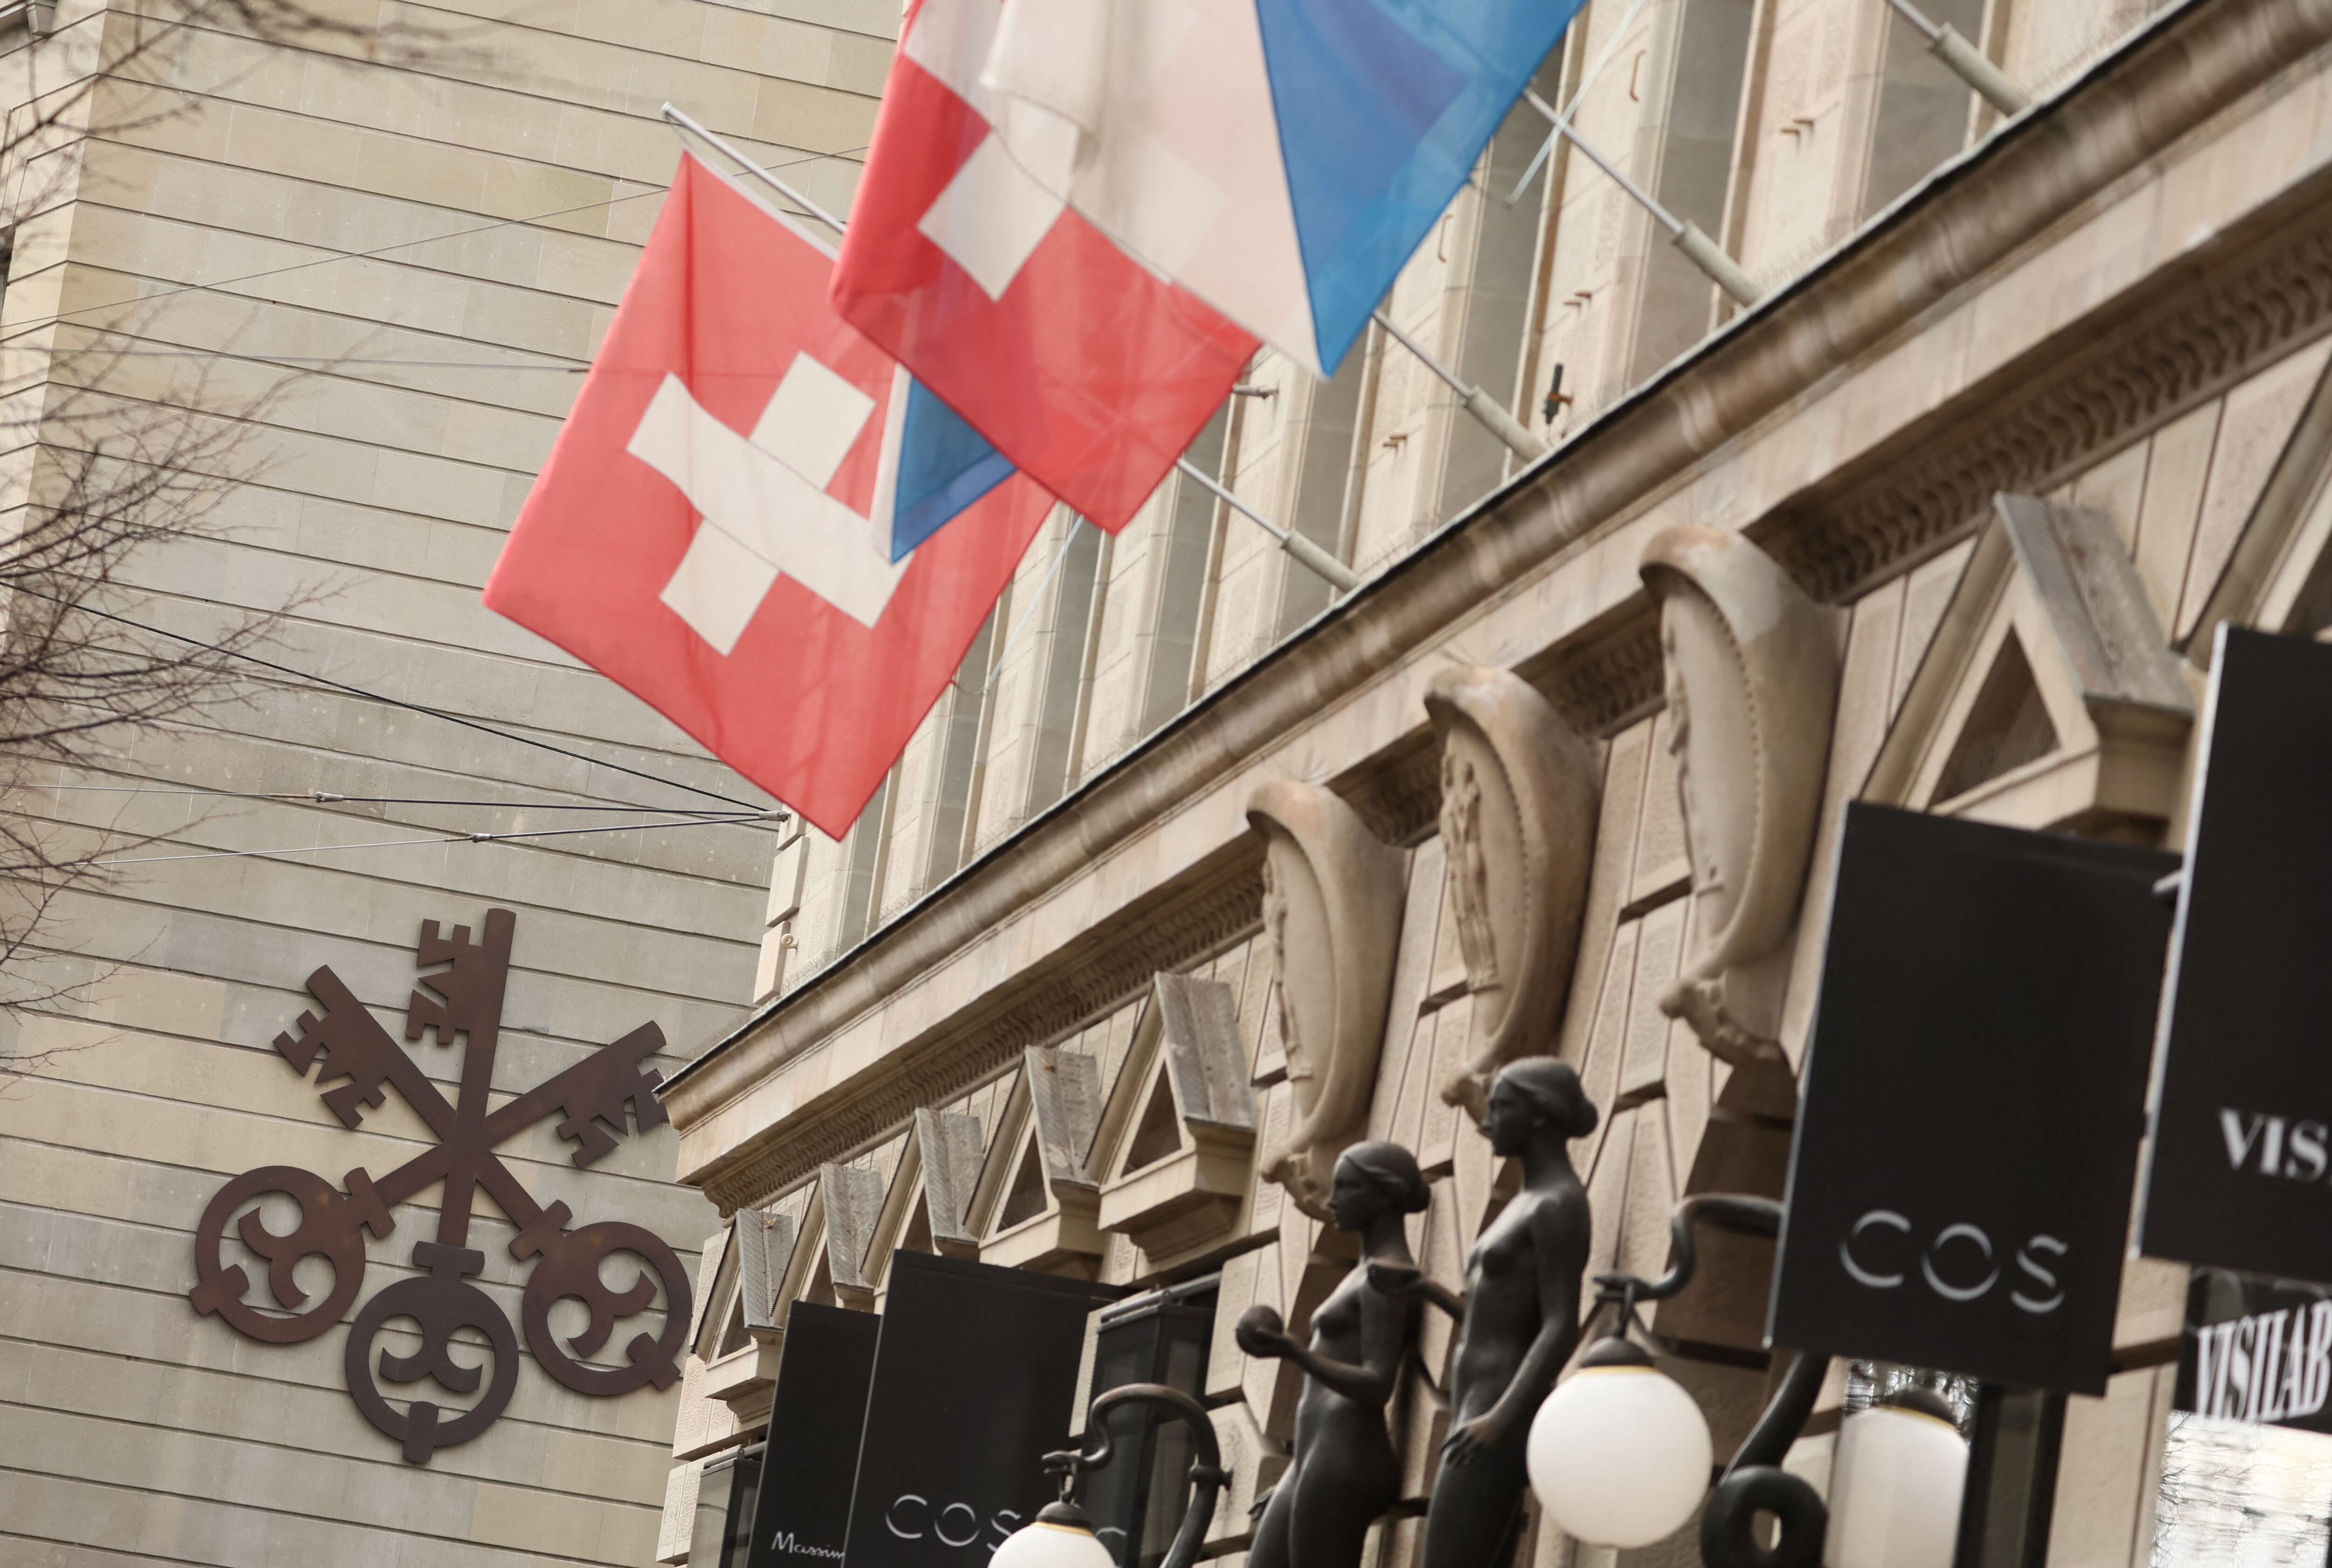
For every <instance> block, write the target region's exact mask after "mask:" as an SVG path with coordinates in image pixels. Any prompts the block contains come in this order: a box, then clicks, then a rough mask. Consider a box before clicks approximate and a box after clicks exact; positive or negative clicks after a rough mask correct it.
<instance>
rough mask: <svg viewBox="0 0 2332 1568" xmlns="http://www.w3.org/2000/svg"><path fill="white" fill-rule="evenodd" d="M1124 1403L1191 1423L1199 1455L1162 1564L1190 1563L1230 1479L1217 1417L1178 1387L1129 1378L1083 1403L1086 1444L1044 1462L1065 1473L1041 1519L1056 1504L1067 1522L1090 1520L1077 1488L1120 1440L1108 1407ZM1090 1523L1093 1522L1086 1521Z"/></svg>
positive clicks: (1164, 1567) (1174, 1567)
mask: <svg viewBox="0 0 2332 1568" xmlns="http://www.w3.org/2000/svg"><path fill="white" fill-rule="evenodd" d="M1121 1405H1148V1406H1151V1407H1152V1408H1154V1409H1157V1410H1162V1411H1164V1412H1165V1413H1166V1414H1168V1415H1170V1416H1173V1417H1176V1418H1178V1419H1179V1420H1180V1421H1181V1422H1182V1424H1183V1425H1185V1426H1187V1427H1189V1428H1190V1442H1191V1445H1192V1447H1194V1448H1196V1449H1197V1451H1198V1458H1196V1459H1194V1460H1193V1461H1191V1465H1190V1488H1191V1489H1190V1506H1188V1507H1186V1508H1184V1509H1183V1510H1182V1525H1181V1528H1180V1529H1179V1530H1177V1531H1176V1532H1175V1533H1174V1542H1173V1544H1172V1545H1171V1546H1169V1547H1168V1548H1167V1549H1166V1556H1165V1560H1164V1561H1163V1562H1161V1563H1160V1564H1159V1568H1191V1564H1193V1563H1196V1562H1197V1561H1198V1560H1199V1547H1200V1546H1201V1545H1203V1544H1205V1543H1206V1535H1207V1522H1208V1521H1209V1519H1212V1518H1213V1517H1214V1516H1215V1503H1216V1500H1217V1499H1218V1498H1219V1497H1220V1496H1221V1495H1222V1489H1223V1487H1226V1486H1228V1485H1229V1483H1230V1479H1231V1476H1230V1472H1229V1471H1228V1470H1226V1469H1224V1468H1222V1458H1223V1451H1222V1447H1221V1445H1220V1444H1219V1443H1217V1442H1216V1440H1215V1423H1214V1422H1213V1421H1212V1420H1209V1418H1208V1415H1207V1407H1206V1406H1204V1405H1202V1404H1200V1403H1199V1401H1197V1400H1194V1399H1192V1398H1191V1397H1190V1395H1189V1394H1186V1393H1184V1392H1183V1391H1181V1390H1180V1389H1177V1388H1169V1387H1167V1386H1166V1385H1165V1384H1164V1383H1126V1384H1123V1386H1121V1387H1118V1388H1113V1389H1111V1390H1110V1391H1108V1392H1106V1393H1104V1394H1101V1395H1098V1396H1097V1397H1096V1398H1095V1399H1094V1402H1093V1403H1092V1404H1091V1405H1089V1406H1087V1407H1086V1409H1085V1448H1083V1449H1081V1450H1080V1449H1076V1448H1065V1449H1063V1450H1061V1451H1060V1452H1058V1453H1052V1454H1047V1455H1046V1456H1045V1468H1046V1469H1047V1470H1048V1471H1052V1472H1055V1473H1056V1474H1058V1475H1059V1476H1060V1477H1061V1500H1060V1501H1059V1502H1057V1503H1053V1504H1048V1505H1047V1506H1046V1508H1045V1510H1044V1512H1043V1513H1041V1514H1039V1515H1037V1517H1038V1518H1039V1519H1040V1520H1042V1519H1045V1518H1046V1517H1047V1515H1052V1514H1053V1513H1054V1511H1055V1510H1056V1509H1058V1510H1062V1511H1063V1512H1064V1513H1066V1514H1067V1515H1073V1517H1072V1518H1069V1519H1065V1520H1063V1521H1062V1522H1063V1523H1075V1524H1077V1525H1086V1521H1085V1515H1084V1512H1083V1510H1081V1509H1079V1508H1078V1507H1077V1506H1076V1494H1077V1492H1078V1490H1079V1489H1080V1488H1081V1487H1083V1486H1084V1484H1085V1477H1086V1476H1087V1475H1088V1474H1090V1473H1091V1472H1092V1471H1094V1470H1097V1469H1099V1468H1101V1467H1102V1466H1104V1465H1106V1464H1108V1463H1109V1461H1110V1459H1111V1458H1112V1457H1113V1455H1114V1454H1115V1452H1116V1444H1115V1442H1114V1441H1113V1439H1111V1437H1110V1435H1109V1427H1108V1425H1107V1420H1106V1418H1107V1417H1108V1415H1109V1413H1110V1412H1111V1411H1112V1410H1116V1409H1117V1408H1118V1407H1119V1406H1121ZM1087 1527H1089V1526H1087Z"/></svg>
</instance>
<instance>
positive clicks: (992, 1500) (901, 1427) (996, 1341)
mask: <svg viewBox="0 0 2332 1568" xmlns="http://www.w3.org/2000/svg"><path fill="white" fill-rule="evenodd" d="M1118 1294H1119V1292H1118V1291H1117V1290H1115V1289H1114V1288H1113V1287H1111V1286H1101V1285H1094V1284H1092V1283H1090V1282H1088V1281H1085V1280H1080V1279H1063V1278H1060V1277H1059V1276H1055V1275H1048V1274H1031V1273H1029V1272H1027V1270H1025V1269H1017V1268H997V1267H992V1266H990V1265H988V1264H982V1263H971V1262H967V1261H965V1260H964V1259H961V1258H955V1257H934V1256H932V1255H931V1254H928V1253H921V1252H897V1253H894V1254H893V1255H892V1257H891V1282H890V1299H889V1301H888V1302H887V1303H886V1304H885V1305H884V1310H883V1326H882V1337H881V1339H880V1340H879V1342H878V1343H877V1344H876V1348H875V1352H874V1388H873V1391H871V1392H870V1393H869V1395H868V1397H867V1401H866V1428H865V1435H864V1437H863V1438H862V1439H860V1442H859V1454H858V1485H857V1489H856V1492H855V1496H853V1497H852V1499H851V1505H850V1537H849V1542H848V1544H847V1545H846V1547H845V1548H844V1551H845V1554H846V1563H847V1568H986V1563H987V1562H988V1556H989V1553H990V1552H993V1551H994V1550H995V1549H996V1548H997V1546H998V1545H999V1544H1001V1543H1002V1542H1003V1540H1004V1538H1005V1537H1006V1536H1008V1535H1011V1534H1012V1532H1013V1531H1015V1530H1017V1529H1018V1528H1019V1527H1020V1526H1021V1525H1025V1524H1027V1522H1028V1521H1029V1520H1031V1519H1033V1518H1035V1517H1036V1516H1037V1509H1039V1508H1041V1507H1043V1506H1045V1505H1046V1504H1047V1503H1048V1502H1051V1501H1052V1500H1053V1499H1054V1498H1055V1497H1056V1496H1058V1495H1059V1485H1058V1482H1057V1481H1056V1480H1055V1479H1054V1478H1052V1477H1047V1475H1046V1474H1045V1471H1044V1464H1043V1460H1044V1457H1045V1455H1047V1453H1050V1452H1052V1451H1053V1450H1055V1449H1056V1448H1068V1447H1070V1446H1071V1445H1070V1442H1069V1418H1070V1414H1071V1410H1070V1406H1071V1405H1072V1404H1073V1403H1074V1402H1075V1399H1076V1386H1077V1366H1078V1362H1080V1361H1081V1360H1082V1359H1083V1356H1084V1352H1085V1317H1086V1315H1088V1314H1089V1313H1091V1312H1092V1311H1093V1310H1094V1308H1095V1307H1097V1306H1099V1305H1102V1304H1103V1303H1104V1302H1106V1301H1109V1300H1111V1299H1113V1298H1114V1297H1115V1296H1117V1295H1118Z"/></svg>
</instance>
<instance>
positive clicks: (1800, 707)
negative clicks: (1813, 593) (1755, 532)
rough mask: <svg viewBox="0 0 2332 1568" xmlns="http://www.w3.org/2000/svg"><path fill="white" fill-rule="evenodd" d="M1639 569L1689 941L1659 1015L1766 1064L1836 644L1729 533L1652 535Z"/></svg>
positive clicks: (1798, 593)
mask: <svg viewBox="0 0 2332 1568" xmlns="http://www.w3.org/2000/svg"><path fill="white" fill-rule="evenodd" d="M1642 571H1643V578H1644V586H1645V587H1646V588H1648V589H1649V590H1650V592H1651V594H1652V597H1653V598H1655V599H1657V600H1658V601H1659V606H1660V645H1661V653H1662V656H1663V660H1664V664H1665V668H1666V672H1667V684H1668V715H1669V722H1670V727H1669V731H1668V733H1669V742H1668V743H1669V745H1670V746H1671V747H1672V748H1673V749H1674V750H1675V752H1676V760H1677V769H1676V775H1677V796H1678V799H1679V804H1680V806H1681V808H1682V810H1683V814H1684V828H1685V849H1686V853H1687V855H1688V856H1690V858H1691V861H1692V894H1691V897H1692V901H1693V902H1692V917H1691V936H1690V938H1689V941H1688V943H1687V951H1686V953H1685V961H1684V970H1683V973H1682V975H1681V976H1680V977H1679V978H1678V979H1677V982H1676V983H1675V985H1673V986H1672V987H1670V988H1669V989H1668V992H1667V994H1665V995H1664V996H1662V997H1661V998H1660V1010H1661V1011H1662V1012H1664V1013H1666V1014H1668V1016H1669V1017H1670V1018H1682V1019H1683V1020H1685V1022H1686V1023H1687V1024H1689V1025H1690V1026H1691V1028H1692V1030H1693V1033H1695V1034H1696V1035H1698V1036H1699V1037H1700V1042H1701V1044H1702V1045H1704V1046H1706V1047H1707V1048H1708V1049H1709V1050H1710V1051H1711V1052H1713V1053H1715V1054H1716V1056H1719V1057H1722V1058H1723V1059H1724V1060H1725V1061H1727V1062H1731V1063H1734V1064H1735V1065H1736V1066H1737V1065H1739V1064H1741V1063H1744V1062H1747V1061H1751V1060H1756V1059H1773V1058H1776V1057H1778V1056H1779V1055H1780V1053H1781V1047H1780V1045H1779V1044H1778V1043H1777V1037H1778V1035H1779V1034H1780V1028H1781V1002H1782V984H1783V982H1784V981H1785V980H1786V978H1787V974H1788V964H1789V954H1788V951H1787V944H1788V942H1789V937H1790V933H1791V932H1792V929H1793V928H1794V927H1795V925H1796V923H1797V917H1798V904H1799V898H1800V895H1801V894H1802V893H1803V892H1804V890H1805V881H1806V866H1807V865H1808V863H1809V862H1810V860H1811V858H1812V855H1813V846H1814V829H1815V827H1816V825H1817V823H1818V821H1819V819H1820V817H1821V796H1822V782H1823V778H1824V775H1825V773H1826V772H1827V770H1828V767H1829V762H1830V724H1831V720H1832V717H1833V715H1834V714H1835V712H1836V711H1837V707H1838V679H1839V667H1838V643H1837V638H1836V636H1835V634H1834V630H1833V627H1832V625H1831V619H1830V612H1828V611H1826V610H1825V609H1823V608H1822V607H1821V606H1820V605H1818V604H1816V603H1815V602H1814V601H1813V600H1812V599H1811V598H1808V597H1807V595H1806V593H1805V590H1804V589H1802V588H1799V587H1798V585H1797V584H1796V583H1795V582H1793V581H1792V580H1791V578H1790V575H1789V574H1788V573H1787V572H1785V571H1783V570H1782V569H1781V568H1780V567H1779V566H1778V565H1776V564H1775V563H1774V561H1773V558H1772V557H1770V556H1768V555H1767V554H1766V553H1765V552H1764V551H1763V550H1759V549H1758V548H1757V547H1756V546H1755V545H1754V544H1752V543H1750V542H1749V541H1748V540H1745V539H1744V538H1742V537H1741V536H1740V535H1738V534H1735V533H1726V532H1723V531H1718V530H1716V529H1708V528H1698V527H1691V526H1686V527H1679V528H1671V529H1667V530H1664V531H1662V532H1660V533H1659V534H1658V536H1656V537H1655V538H1654V539H1653V540H1652V542H1651V544H1650V545H1649V547H1648V548H1647V549H1646V550H1645V551H1644V559H1643V563H1642Z"/></svg>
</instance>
